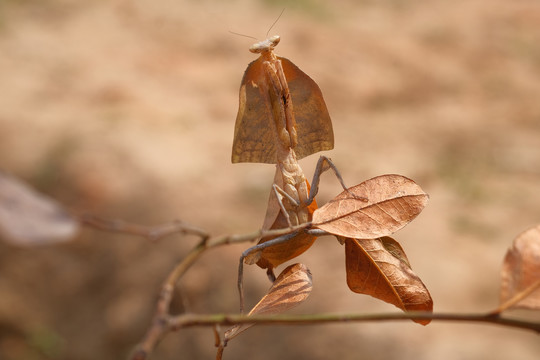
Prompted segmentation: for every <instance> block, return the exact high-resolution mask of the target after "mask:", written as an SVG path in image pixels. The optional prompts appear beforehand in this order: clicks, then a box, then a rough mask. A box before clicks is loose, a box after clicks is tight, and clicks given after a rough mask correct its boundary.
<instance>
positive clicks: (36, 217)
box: [0, 171, 79, 245]
mask: <svg viewBox="0 0 540 360" xmlns="http://www.w3.org/2000/svg"><path fill="white" fill-rule="evenodd" d="M78 229H79V223H78V221H77V220H75V219H74V218H73V217H72V216H71V215H69V214H68V213H67V212H66V211H65V210H64V209H63V208H62V207H61V206H60V205H59V204H58V203H57V202H56V201H54V200H53V199H50V198H48V197H46V196H44V195H42V194H40V193H38V192H37V191H35V190H34V189H32V188H30V187H29V186H27V185H26V184H23V183H22V182H21V181H19V180H17V179H15V178H14V177H12V176H10V175H8V174H6V173H4V172H2V171H0V237H1V238H4V239H5V240H6V241H9V242H10V243H13V244H16V245H42V244H50V243H56V242H61V241H67V240H71V239H72V238H73V237H74V236H75V234H76V233H77V231H78Z"/></svg>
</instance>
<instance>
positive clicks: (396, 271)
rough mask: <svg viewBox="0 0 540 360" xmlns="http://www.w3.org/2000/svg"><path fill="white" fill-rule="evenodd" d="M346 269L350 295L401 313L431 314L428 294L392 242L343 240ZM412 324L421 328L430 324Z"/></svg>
mask: <svg viewBox="0 0 540 360" xmlns="http://www.w3.org/2000/svg"><path fill="white" fill-rule="evenodd" d="M345 266H346V269H347V285H349V288H350V289H351V290H352V291H354V292H356V293H360V294H367V295H371V296H373V297H376V298H377V299H380V300H383V301H386V302H388V303H390V304H393V305H395V306H397V307H398V308H400V309H402V310H403V311H432V310H433V300H432V299H431V296H430V294H429V291H428V290H427V288H426V286H425V285H424V284H423V283H422V280H420V278H419V277H418V276H417V275H416V274H415V273H414V272H413V271H412V269H411V267H410V265H409V260H408V259H407V256H406V255H405V252H404V251H403V249H402V248H401V246H400V245H399V243H398V242H397V241H395V240H394V239H392V238H390V237H383V238H379V239H367V240H364V239H362V240H357V239H350V238H347V239H345ZM414 321H416V322H418V323H420V324H422V325H427V324H429V322H430V320H414Z"/></svg>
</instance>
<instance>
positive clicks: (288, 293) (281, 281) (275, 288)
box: [224, 264, 313, 341]
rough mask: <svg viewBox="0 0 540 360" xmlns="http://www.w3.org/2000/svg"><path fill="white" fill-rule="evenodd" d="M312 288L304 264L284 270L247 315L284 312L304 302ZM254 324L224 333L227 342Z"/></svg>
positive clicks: (309, 276)
mask: <svg viewBox="0 0 540 360" xmlns="http://www.w3.org/2000/svg"><path fill="white" fill-rule="evenodd" d="M312 288H313V284H312V280H311V273H310V271H309V269H308V268H307V267H306V266H305V265H304V264H293V265H290V266H288V267H287V268H285V270H283V271H282V272H281V274H279V276H278V277H277V279H276V281H274V283H273V284H272V286H271V287H270V289H269V290H268V293H267V294H266V295H265V296H264V297H263V298H262V299H261V300H260V301H259V302H258V303H257V305H255V306H254V307H253V309H251V311H250V312H249V314H248V316H249V315H263V314H264V315H274V314H280V313H282V312H285V311H287V310H289V309H291V308H293V307H295V306H297V305H299V304H301V303H302V302H304V301H305V300H306V299H307V298H308V296H309V294H310V293H311V289H312ZM253 325H254V324H241V325H236V326H233V327H232V328H230V329H229V330H227V331H226V332H225V336H224V340H225V341H229V340H231V339H232V338H234V337H236V336H237V335H238V334H240V333H241V332H242V331H244V330H246V329H248V328H249V327H251V326H253Z"/></svg>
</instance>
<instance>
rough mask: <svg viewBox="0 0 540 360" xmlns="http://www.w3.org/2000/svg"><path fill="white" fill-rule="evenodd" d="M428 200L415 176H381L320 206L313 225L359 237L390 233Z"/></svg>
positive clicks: (314, 215) (412, 217) (399, 227)
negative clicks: (412, 177)
mask: <svg viewBox="0 0 540 360" xmlns="http://www.w3.org/2000/svg"><path fill="white" fill-rule="evenodd" d="M365 199H368V201H365ZM428 199H429V196H428V195H427V194H426V193H425V192H424V191H423V190H422V189H421V188H420V186H418V185H417V184H416V183H415V182H414V181H412V180H411V179H408V178H406V177H404V176H401V175H381V176H377V177H375V178H372V179H369V180H366V181H364V182H363V183H361V184H359V185H356V186H353V187H351V188H349V189H347V190H345V191H343V192H342V193H341V194H339V195H338V196H336V197H335V198H334V199H332V200H331V201H330V202H328V203H327V204H325V205H324V206H322V207H321V208H319V209H317V210H316V211H315V212H314V214H313V226H314V227H317V228H319V229H322V230H324V231H327V232H329V233H331V234H334V235H339V236H343V237H349V238H355V239H375V238H378V237H382V236H388V235H390V234H392V233H394V232H396V231H397V230H399V229H401V228H403V227H404V226H405V225H407V224H408V223H409V222H411V221H412V220H413V219H414V218H415V217H416V216H417V215H418V214H420V212H421V211H422V209H423V208H424V207H425V206H426V204H427V201H428Z"/></svg>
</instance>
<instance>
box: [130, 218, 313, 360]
mask: <svg viewBox="0 0 540 360" xmlns="http://www.w3.org/2000/svg"><path fill="white" fill-rule="evenodd" d="M182 225H184V224H182ZM309 225H310V224H302V225H299V226H295V227H292V228H286V229H278V230H268V231H262V230H258V231H255V232H252V233H249V234H243V235H228V236H220V237H216V238H210V237H208V235H206V233H205V232H202V231H200V232H190V231H186V232H184V230H185V229H188V230H189V229H196V228H193V227H182V228H181V227H180V226H179V227H178V230H179V231H180V232H183V233H190V234H194V235H198V236H200V237H201V240H200V242H199V243H198V244H197V245H196V246H195V247H194V248H193V249H192V250H191V251H190V252H189V253H188V254H187V255H186V257H184V259H183V260H182V261H181V262H180V263H178V264H177V265H176V266H175V267H174V269H173V270H172V271H171V272H170V273H169V275H168V276H167V279H166V280H165V282H164V284H163V286H162V289H161V293H160V297H159V299H158V302H157V304H156V311H155V313H154V317H153V320H152V324H151V326H150V328H149V329H148V330H147V332H146V334H145V336H144V338H143V340H142V341H141V342H140V343H139V344H138V345H137V347H136V349H135V352H134V353H133V355H132V357H131V359H132V360H144V359H147V358H148V356H149V355H150V353H151V352H152V351H153V350H154V348H155V347H156V346H157V344H158V343H159V341H160V340H161V339H162V338H163V337H164V336H165V335H166V334H167V333H168V332H169V331H172V330H174V327H175V321H174V319H175V318H176V317H175V316H172V315H171V314H170V312H169V310H170V304H171V301H172V297H173V293H174V287H175V286H176V284H177V283H178V281H179V280H180V278H181V277H182V276H183V275H184V274H185V273H186V271H187V270H188V269H189V268H190V267H191V265H193V263H195V262H196V261H197V260H198V259H199V257H200V256H201V255H202V254H203V253H204V252H205V251H206V250H208V249H210V248H213V247H217V246H221V245H227V244H231V243H239V242H248V241H254V240H256V239H259V238H261V237H265V236H279V235H284V234H288V233H290V232H293V231H297V230H299V229H305V228H307V227H309ZM122 232H124V231H122ZM138 234H139V235H140V233H138ZM216 325H218V324H216Z"/></svg>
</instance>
